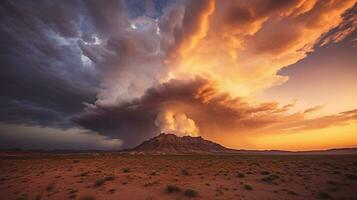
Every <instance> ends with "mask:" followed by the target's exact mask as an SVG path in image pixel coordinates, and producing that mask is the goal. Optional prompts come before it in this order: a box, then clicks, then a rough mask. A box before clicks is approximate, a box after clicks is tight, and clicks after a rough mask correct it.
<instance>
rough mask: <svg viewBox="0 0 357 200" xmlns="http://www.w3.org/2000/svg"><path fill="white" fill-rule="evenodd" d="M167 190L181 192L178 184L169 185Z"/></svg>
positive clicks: (168, 191)
mask: <svg viewBox="0 0 357 200" xmlns="http://www.w3.org/2000/svg"><path fill="white" fill-rule="evenodd" d="M165 191H166V192H167V193H173V192H181V189H180V188H179V187H177V186H176V185H167V186H166V189H165Z"/></svg>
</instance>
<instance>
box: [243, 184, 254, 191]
mask: <svg viewBox="0 0 357 200" xmlns="http://www.w3.org/2000/svg"><path fill="white" fill-rule="evenodd" d="M244 189H246V190H253V187H252V186H250V185H248V184H245V185H244Z"/></svg>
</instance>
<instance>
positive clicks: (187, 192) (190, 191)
mask: <svg viewBox="0 0 357 200" xmlns="http://www.w3.org/2000/svg"><path fill="white" fill-rule="evenodd" d="M184 194H185V195H186V196H188V197H197V196H198V193H197V192H196V190H193V189H187V190H185V193H184Z"/></svg>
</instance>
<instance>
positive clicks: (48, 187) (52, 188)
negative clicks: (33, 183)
mask: <svg viewBox="0 0 357 200" xmlns="http://www.w3.org/2000/svg"><path fill="white" fill-rule="evenodd" d="M54 189H55V185H54V184H53V183H50V184H48V185H47V187H46V191H47V192H53V190H54Z"/></svg>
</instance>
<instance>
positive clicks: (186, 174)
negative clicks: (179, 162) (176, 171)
mask: <svg viewBox="0 0 357 200" xmlns="http://www.w3.org/2000/svg"><path fill="white" fill-rule="evenodd" d="M181 174H183V175H185V176H190V175H191V173H190V172H189V171H188V170H187V169H181Z"/></svg>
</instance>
